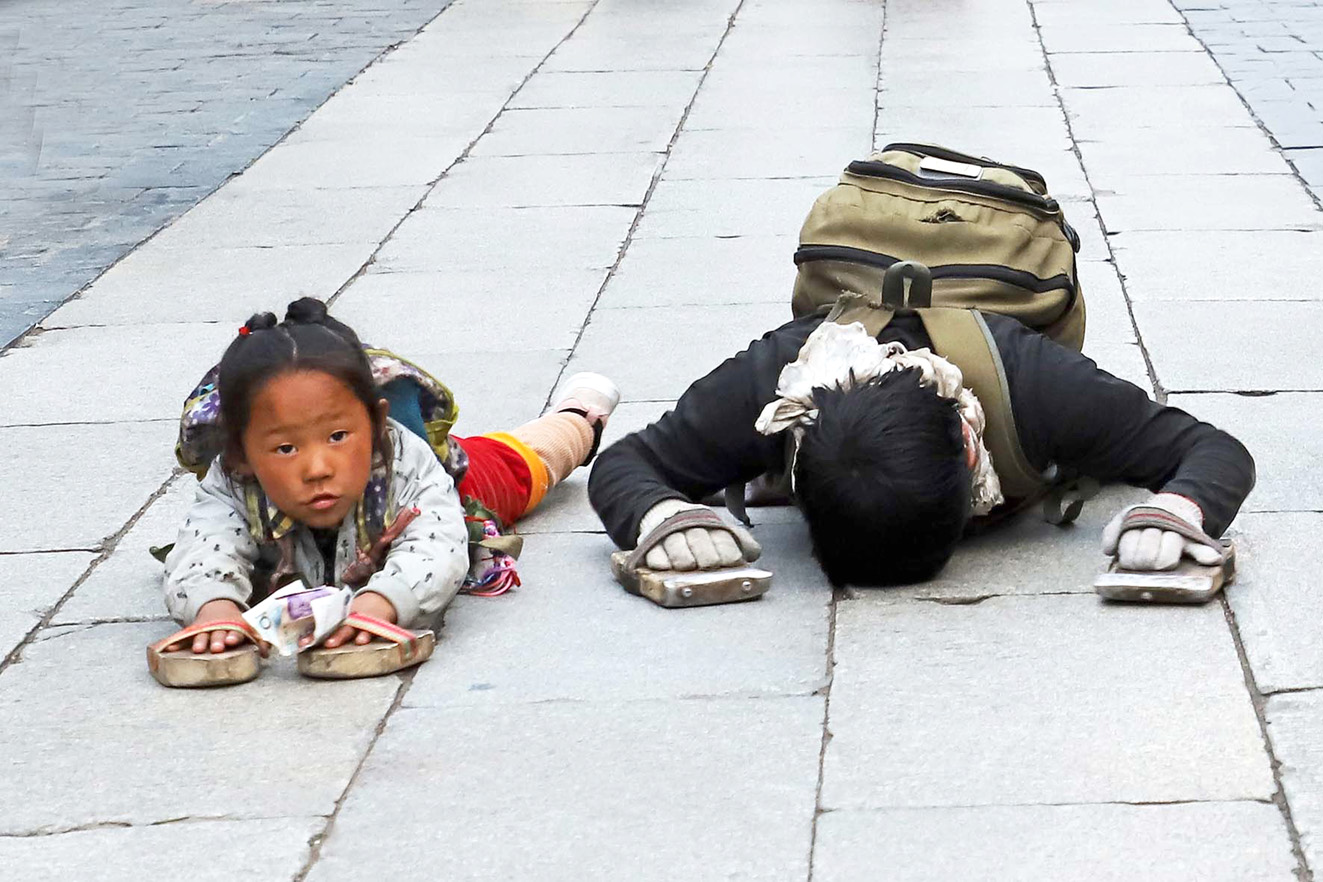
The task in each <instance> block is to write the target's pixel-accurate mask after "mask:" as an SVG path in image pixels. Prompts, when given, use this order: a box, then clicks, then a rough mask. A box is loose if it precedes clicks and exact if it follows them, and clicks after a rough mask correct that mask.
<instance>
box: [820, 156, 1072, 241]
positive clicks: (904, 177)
mask: <svg viewBox="0 0 1323 882" xmlns="http://www.w3.org/2000/svg"><path fill="white" fill-rule="evenodd" d="M888 146H895V145H888ZM945 152H948V153H950V155H952V156H963V155H964V154H962V153H956V152H954V151H945ZM939 158H945V157H939ZM955 161H956V160H952V162H955ZM1003 168H1010V169H1013V166H1003ZM845 170H846V171H848V172H849V173H850V174H852V175H860V176H861V177H866V178H889V179H891V180H893V181H900V182H902V183H905V184H913V185H915V186H917V187H933V186H937V187H939V188H940V189H945V190H956V191H959V192H962V193H972V194H974V195H976V196H989V197H992V198H993V199H1002V200H1005V201H1007V202H1018V203H1020V204H1021V205H1024V206H1025V207H1027V208H1032V209H1034V210H1035V211H1040V212H1043V213H1045V214H1055V215H1056V216H1057V222H1058V224H1059V225H1060V227H1061V233H1062V235H1064V236H1065V237H1066V241H1067V242H1069V243H1070V247H1071V248H1072V249H1073V250H1074V251H1076V252H1077V253H1078V252H1079V250H1080V235H1079V233H1077V232H1075V228H1074V227H1072V226H1071V225H1070V222H1069V221H1067V220H1066V216H1065V215H1063V214H1062V213H1061V205H1060V204H1059V203H1058V202H1057V201H1056V200H1055V199H1053V198H1052V197H1051V196H1039V195H1038V194H1037V193H1026V192H1024V191H1023V190H1017V189H1016V188H1014V187H1008V186H1006V185H1005V184H994V183H992V182H991V181H963V180H960V179H958V178H954V177H951V178H942V179H941V180H940V181H934V180H933V179H932V178H924V177H920V176H919V175H916V174H913V173H912V172H907V171H905V169H903V168H897V167H896V166H894V165H888V164H887V163H885V162H876V161H874V160H868V159H857V160H855V161H854V162H851V163H850V164H849V165H848V166H847V167H846V169H845ZM1013 170H1014V169H1013ZM1017 173H1018V172H1017Z"/></svg>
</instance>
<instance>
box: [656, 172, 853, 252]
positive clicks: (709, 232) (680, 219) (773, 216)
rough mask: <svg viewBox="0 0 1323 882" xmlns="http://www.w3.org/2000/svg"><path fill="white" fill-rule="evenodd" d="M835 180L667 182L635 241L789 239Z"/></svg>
mask: <svg viewBox="0 0 1323 882" xmlns="http://www.w3.org/2000/svg"><path fill="white" fill-rule="evenodd" d="M835 184H836V178H835V177H822V178H778V179H769V180H717V181H665V182H663V185H662V186H659V187H657V189H656V190H655V191H653V194H652V199H651V200H649V203H648V210H647V211H646V212H645V213H644V215H643V217H642V219H641V220H640V221H639V224H638V227H637V228H636V229H635V231H634V236H635V238H637V239H655V238H673V237H676V236H748V235H777V236H787V235H792V234H794V233H796V232H798V230H799V228H800V227H801V226H803V224H804V218H805V216H806V215H807V214H808V211H809V209H810V208H811V207H812V206H813V200H815V199H817V198H818V196H820V195H822V192H823V191H824V190H826V189H827V188H829V187H831V186H834V185H835Z"/></svg>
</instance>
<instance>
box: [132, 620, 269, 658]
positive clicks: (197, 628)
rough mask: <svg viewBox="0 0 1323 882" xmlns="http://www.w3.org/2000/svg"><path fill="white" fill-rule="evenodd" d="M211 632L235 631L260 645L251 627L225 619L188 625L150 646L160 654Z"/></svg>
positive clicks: (237, 621) (260, 639) (245, 623)
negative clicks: (178, 644)
mask: <svg viewBox="0 0 1323 882" xmlns="http://www.w3.org/2000/svg"><path fill="white" fill-rule="evenodd" d="M212 631H237V632H238V633H240V634H242V635H244V636H245V637H247V638H248V639H249V640H251V641H253V642H254V643H256V644H257V645H258V646H261V645H262V638H261V637H260V636H258V634H257V631H255V630H254V629H253V626H252V625H250V624H248V623H247V622H245V621H243V620H242V619H236V620H229V619H227V620H225V621H221V622H199V623H196V624H192V625H189V626H188V627H187V628H183V629H181V630H179V631H176V632H175V633H173V634H171V635H170V636H169V637H166V638H165V639H164V640H158V641H156V642H155V643H153V644H152V649H154V650H156V651H157V652H162V651H164V650H165V648H166V647H167V646H172V645H174V644H175V643H180V642H182V641H184V640H187V639H188V638H190V637H196V636H197V635H198V634H210V633H211V632H212Z"/></svg>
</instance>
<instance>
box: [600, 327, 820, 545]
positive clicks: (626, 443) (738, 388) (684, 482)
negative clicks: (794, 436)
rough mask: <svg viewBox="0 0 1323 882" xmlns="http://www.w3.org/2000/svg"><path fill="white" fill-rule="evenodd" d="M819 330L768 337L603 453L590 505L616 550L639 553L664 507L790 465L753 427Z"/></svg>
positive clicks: (782, 331) (786, 330) (782, 330)
mask: <svg viewBox="0 0 1323 882" xmlns="http://www.w3.org/2000/svg"><path fill="white" fill-rule="evenodd" d="M821 323H822V318H821V317H812V316H811V317H808V318H803V319H797V320H795V321H792V322H790V323H788V324H785V325H782V326H781V327H779V328H777V329H776V330H773V331H769V332H768V333H766V334H764V335H763V336H762V337H761V338H760V339H758V340H755V341H753V342H752V343H751V344H749V347H748V348H747V349H745V350H744V351H743V352H741V353H739V354H738V355H735V356H734V357H732V358H728V359H726V360H725V361H724V362H722V363H721V364H720V365H719V366H718V367H717V368H716V369H715V370H713V371H712V372H711V373H709V374H708V375H707V376H705V377H703V378H702V379H700V380H698V381H696V382H695V383H694V384H693V385H691V386H690V387H689V388H688V389H687V390H686V391H685V393H684V394H683V395H682V396H680V400H679V401H678V402H676V405H675V408H674V410H671V411H669V412H667V413H666V414H665V415H664V416H663V417H662V418H661V419H659V420H658V421H657V422H655V423H653V424H651V425H650V426H648V427H647V428H646V429H643V430H642V431H639V432H635V433H633V434H631V435H629V436H627V437H625V438H623V439H622V440H620V441H618V442H616V443H615V444H613V445H611V446H610V447H608V448H607V449H605V450H603V451H602V453H601V454H600V455H599V456H598V457H597V462H596V463H595V464H594V466H593V471H592V476H591V477H590V478H589V480H588V498H589V500H590V501H591V502H592V505H593V509H594V510H596V512H597V515H598V517H600V518H601V519H602V523H603V524H605V525H606V530H607V532H608V533H609V534H610V535H611V538H612V539H613V540H615V543H616V544H617V545H619V546H620V547H621V548H633V547H634V544H635V543H636V542H637V540H638V531H639V521H640V519H642V517H643V515H644V513H646V512H647V510H648V509H650V508H652V506H654V505H656V504H657V503H658V502H661V501H663V500H666V499H689V500H699V499H702V498H703V497H705V496H707V495H708V494H710V493H714V492H716V491H718V490H721V489H722V488H724V487H727V486H729V485H730V484H733V483H737V482H748V481H752V480H753V479H754V478H756V477H758V475H761V474H762V473H763V472H766V471H768V470H772V469H778V468H780V467H781V466H782V465H784V463H783V461H782V457H783V452H782V451H783V448H782V442H781V439H780V438H778V437H768V436H766V435H761V434H759V433H758V431H757V430H755V429H754V427H753V424H754V422H755V421H756V420H757V418H758V414H759V413H761V412H762V409H763V407H765V406H766V405H767V403H768V402H769V401H771V400H772V399H773V398H775V396H776V383H777V379H778V378H779V377H780V374H781V368H782V367H784V366H785V365H786V364H788V363H789V362H791V361H794V360H795V357H796V356H797V355H798V354H799V350H800V347H802V346H803V345H804V341H805V340H806V339H808V336H809V334H811V333H812V332H813V329H814V328H816V327H817V326H818V325H820V324H821Z"/></svg>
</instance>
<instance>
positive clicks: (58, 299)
mask: <svg viewBox="0 0 1323 882" xmlns="http://www.w3.org/2000/svg"><path fill="white" fill-rule="evenodd" d="M447 2H448V0H337V2H335V3H322V2H315V0H281V2H278V3H276V2H257V3H254V2H243V0H237V2H236V0H194V2H188V3H178V2H171V0H110V2H107V0H90V2H89V0H73V2H60V3H42V2H38V0H8V2H5V3H0V348H2V347H4V346H6V345H8V344H9V342H10V341H12V340H13V339H14V338H15V337H17V336H19V335H20V334H22V333H23V332H24V331H26V330H27V329H28V328H30V327H32V326H33V325H34V324H35V323H36V322H38V321H40V320H41V319H42V318H43V317H44V316H45V315H46V314H47V313H49V312H50V311H51V310H52V309H54V308H55V307H56V306H58V305H59V304H60V303H62V302H64V301H65V300H66V299H68V298H69V297H70V296H71V295H73V294H74V293H75V292H76V291H78V290H79V289H80V288H82V287H83V286H84V285H86V284H87V283H88V282H90V281H92V279H94V278H95V277H96V276H97V275H98V274H100V273H101V271H102V270H104V269H105V268H106V267H108V266H110V265H111V264H113V263H114V262H115V261H117V260H119V259H120V258H121V257H123V256H124V254H125V253H127V252H128V251H129V250H130V249H131V248H133V247H134V246H135V245H137V244H138V243H139V242H141V241H142V240H143V239H146V238H147V237H148V236H150V235H151V234H152V233H154V232H155V231H156V230H157V229H159V228H160V227H162V226H163V225H164V224H165V223H167V222H168V221H170V220H173V219H174V218H176V217H178V216H179V215H180V214H182V213H183V212H185V211H187V210H188V209H189V208H192V207H193V205H194V204H195V203H197V202H198V201H199V200H201V199H202V198H203V197H204V196H206V195H207V194H208V193H210V192H212V191H213V190H215V189H216V187H217V186H219V185H220V184H221V183H222V182H223V181H224V180H225V179H226V178H227V177H229V176H230V175H231V174H234V173H236V172H239V171H242V170H243V168H244V167H245V166H246V165H248V163H250V162H251V161H252V160H254V159H256V158H257V157H258V156H259V155H260V154H261V153H263V152H264V151H265V150H266V149H267V148H269V147H270V146H271V145H272V144H275V143H276V141H278V140H280V138H281V137H282V136H283V135H284V134H285V133H286V132H287V131H289V130H290V129H291V128H292V127H293V126H294V125H295V124H297V123H298V122H299V121H300V120H302V119H303V118H304V117H306V116H307V115H308V113H310V112H311V111H312V110H313V109H314V108H315V107H316V106H317V105H318V104H320V103H322V102H323V101H325V100H326V99H327V98H328V97H329V96H330V95H331V93H332V92H334V91H335V90H336V89H338V88H339V87H340V86H341V85H342V84H343V83H344V82H345V81H346V80H348V79H349V78H350V77H352V76H353V75H354V74H356V73H358V72H359V71H360V70H362V69H363V68H364V67H366V66H367V65H368V63H369V62H371V61H372V59H373V58H375V57H377V56H378V55H379V54H380V53H381V52H382V51H383V50H384V49H386V48H387V47H389V46H390V45H391V44H392V43H395V42H397V41H400V40H403V39H406V38H408V37H410V36H412V35H413V34H414V33H416V32H417V30H418V29H419V28H420V27H422V26H423V25H424V24H426V23H427V22H428V21H429V20H431V19H432V18H433V17H434V16H435V15H436V14H437V13H438V12H440V11H441V10H442V9H443V8H445V6H446V3H447Z"/></svg>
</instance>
